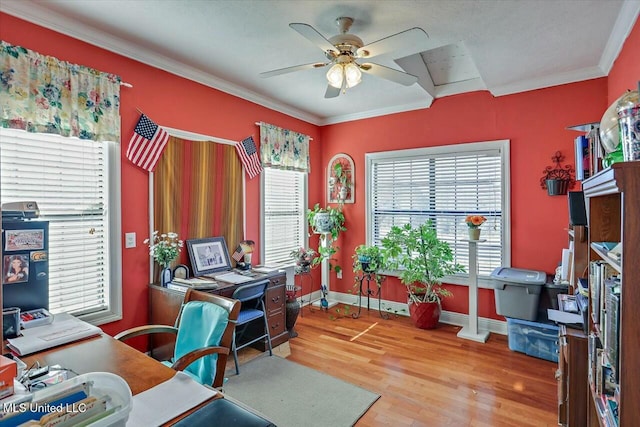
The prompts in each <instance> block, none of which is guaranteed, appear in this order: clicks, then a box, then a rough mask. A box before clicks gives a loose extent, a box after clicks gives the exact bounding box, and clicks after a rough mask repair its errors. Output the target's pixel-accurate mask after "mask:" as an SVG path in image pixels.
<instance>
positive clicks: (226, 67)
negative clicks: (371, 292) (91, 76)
mask: <svg viewBox="0 0 640 427" xmlns="http://www.w3.org/2000/svg"><path fill="white" fill-rule="evenodd" d="M0 10H2V11H3V12H6V13H9V14H11V15H14V16H17V17H20V18H23V19H25V20H28V21H31V22H34V23H36V24H39V25H43V26H45V27H48V28H51V29H53V30H56V31H59V32H62V33H65V34H68V35H70V36H72V37H76V38H79V39H82V40H85V41H87V42H89V43H92V44H95V45H97V46H101V47H103V48H106V49H108V50H111V51H113V52H116V53H119V54H122V55H125V56H127V57H130V58H134V59H137V60H140V61H141V62H144V63H146V64H150V65H152V66H155V67H158V68H161V69H164V70H167V71H169V72H172V73H174V74H177V75H181V76H184V77H186V78H189V79H191V80H194V81H198V82H201V83H203V84H206V85H209V86H211V87H215V88H217V89H220V90H222V91H224V92H228V93H230V94H233V95H236V96H239V97H241V98H245V99H248V100H250V101H253V102H256V103H258V104H261V105H264V106H266V107H269V108H272V109H275V110H278V111H281V112H284V113H286V114H289V115H291V116H294V117H297V118H300V119H302V120H305V121H308V122H310V123H314V124H317V125H323V124H330V123H338V122H343V121H348V120H355V119H360V118H366V117H373V116H378V115H382V114H389V113H393V112H399V111H408V110H414V109H419V108H428V107H429V106H430V105H431V103H432V102H433V100H434V98H435V99H437V98H441V97H443V96H448V95H453V94H458V93H464V92H470V91H476V90H488V91H489V92H491V93H492V94H493V95H494V96H501V95H507V94H511V93H517V92H522V91H526V90H533V89H539V88H542V87H549V86H554V85H559V84H565V83H570V82H576V81H581V80H586V79H591V78H596V77H602V76H606V75H607V74H608V73H609V70H610V69H611V66H612V64H613V61H614V60H615V58H616V57H617V55H618V53H619V51H620V49H621V47H622V45H623V43H624V40H625V38H626V37H627V35H628V34H629V32H630V31H631V29H632V28H633V25H634V22H635V21H636V18H637V17H638V14H639V13H640V0H413V1H410V0H395V1H391V0H390V1H381V0H378V1H373V0H369V1H362V0H343V1H328V0H325V1H317V0H273V1H267V0H233V1H231V0H230V1H220V0H209V1H207V0H182V1H179V0H136V1H125V0H99V1H90V0H47V1H32V0H2V1H1V2H0ZM340 16H349V17H352V18H354V23H353V25H352V27H351V30H350V33H353V34H356V35H358V36H359V37H360V38H361V39H362V40H363V41H364V43H365V44H368V43H371V42H373V41H376V40H379V39H381V38H384V37H386V36H389V35H391V34H395V33H398V32H401V31H403V30H406V29H409V28H413V27H419V28H422V29H423V30H425V31H426V32H427V34H428V35H429V40H428V43H427V46H424V47H421V48H420V50H421V51H422V50H424V51H425V52H423V53H422V54H421V55H420V54H419V55H414V56H412V57H407V58H403V59H400V58H398V57H397V55H396V57H394V55H393V54H392V55H387V56H380V57H376V58H374V59H373V60H371V62H376V63H379V64H382V65H385V66H387V67H392V68H396V69H398V70H403V69H404V70H406V71H410V72H411V73H413V74H414V75H416V76H418V77H419V81H418V83H416V84H413V85H412V86H408V87H407V86H402V85H399V84H397V83H393V82H390V81H387V80H383V79H380V78H377V77H375V76H371V75H364V76H363V81H362V83H361V84H360V85H358V86H356V87H354V88H351V89H348V90H347V92H346V94H341V95H340V96H339V97H337V98H333V99H325V98H324V93H325V89H326V78H325V76H324V75H325V73H326V71H327V68H322V69H311V70H305V71H298V72H295V73H290V74H284V75H280V76H275V77H270V78H267V79H265V78H261V77H260V76H259V73H261V72H265V71H270V70H273V69H277V68H283V67H288V66H294V65H300V64H307V63H313V62H323V61H324V60H325V57H324V54H323V52H322V51H321V50H320V49H319V48H318V47H317V46H315V45H313V44H312V43H311V42H310V41H308V40H307V39H305V38H304V37H302V36H301V35H300V34H298V33H297V32H296V31H294V30H293V29H291V28H290V27H289V23H291V22H301V23H307V24H310V25H311V26H313V27H314V28H315V29H316V30H317V31H318V32H320V33H321V34H322V35H323V36H325V37H326V38H330V37H331V36H334V35H336V34H337V33H338V29H337V26H336V24H335V19H336V18H338V17H340ZM425 63H426V64H428V65H427V66H428V68H427V66H425V65H424V64H425ZM399 64H401V66H402V68H401V67H400V65H399ZM105 71H109V72H116V73H117V72H118V70H105ZM122 79H123V80H124V81H127V76H126V75H122Z"/></svg>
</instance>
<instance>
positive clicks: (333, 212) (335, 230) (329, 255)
mask: <svg viewBox="0 0 640 427" xmlns="http://www.w3.org/2000/svg"><path fill="white" fill-rule="evenodd" d="M321 213H322V214H327V215H328V217H329V222H330V225H329V230H328V231H327V232H323V233H320V247H319V248H318V256H317V257H316V258H314V259H313V263H312V265H313V266H316V265H318V264H320V263H321V262H322V261H323V260H327V261H329V268H330V269H331V270H334V271H335V272H336V273H339V272H341V271H342V267H340V265H338V264H337V261H336V259H335V258H334V257H333V256H334V255H335V254H336V253H337V252H338V250H339V249H340V248H339V247H338V246H337V245H336V244H335V241H336V239H337V238H338V236H339V235H340V233H341V232H343V231H346V230H347V228H346V227H345V226H344V220H345V219H344V214H343V213H342V209H341V207H338V208H332V207H331V206H327V207H325V208H321V207H320V204H318V203H316V204H315V206H314V207H313V209H309V210H307V220H308V221H309V226H310V227H311V229H312V230H313V232H314V233H319V231H318V228H317V225H316V223H317V222H316V218H317V216H318V214H321ZM329 236H331V240H330V241H329V242H330V244H329V245H326V246H325V245H324V244H323V242H324V240H325V239H328V238H329Z"/></svg>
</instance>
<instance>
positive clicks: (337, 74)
mask: <svg viewBox="0 0 640 427" xmlns="http://www.w3.org/2000/svg"><path fill="white" fill-rule="evenodd" d="M343 79H344V68H343V67H342V64H335V65H334V66H332V67H331V68H329V71H327V81H328V82H329V84H330V85H331V86H333V87H335V88H336V89H341V88H342V80H343Z"/></svg>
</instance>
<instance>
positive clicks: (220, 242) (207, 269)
mask: <svg viewBox="0 0 640 427" xmlns="http://www.w3.org/2000/svg"><path fill="white" fill-rule="evenodd" d="M187 251H188V252H189V260H190V261H191V268H192V269H193V275H194V276H196V277H198V276H204V275H207V274H212V273H217V272H220V271H227V270H230V269H231V260H230V259H229V250H228V249H227V243H226V241H225V239H224V237H222V236H221V237H208V238H205V239H190V240H187Z"/></svg>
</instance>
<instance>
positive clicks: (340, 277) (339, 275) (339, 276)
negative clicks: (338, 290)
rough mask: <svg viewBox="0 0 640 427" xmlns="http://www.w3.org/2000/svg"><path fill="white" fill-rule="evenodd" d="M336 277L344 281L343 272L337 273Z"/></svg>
mask: <svg viewBox="0 0 640 427" xmlns="http://www.w3.org/2000/svg"><path fill="white" fill-rule="evenodd" d="M336 276H337V277H338V279H342V270H340V271H338V272H337V273H336Z"/></svg>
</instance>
